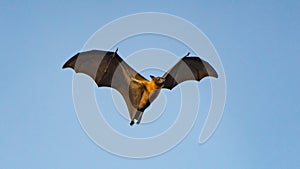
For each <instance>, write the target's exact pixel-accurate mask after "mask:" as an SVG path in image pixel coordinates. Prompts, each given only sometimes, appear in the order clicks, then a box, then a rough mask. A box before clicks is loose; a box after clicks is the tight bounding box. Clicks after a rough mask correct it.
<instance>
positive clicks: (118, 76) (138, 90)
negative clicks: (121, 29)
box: [63, 50, 218, 125]
mask: <svg viewBox="0 0 300 169" xmlns="http://www.w3.org/2000/svg"><path fill="white" fill-rule="evenodd" d="M188 55H189V53H188V54H187V55H186V56H184V57H183V58H181V59H180V60H179V61H178V62H177V63H176V64H175V65H174V66H173V67H172V68H171V69H170V70H169V71H167V72H166V73H165V74H164V75H163V76H162V77H154V76H152V75H151V76H150V77H151V80H147V79H146V78H144V77H143V76H142V75H140V74H139V73H137V72H136V71H135V70H134V69H133V68H131V67H130V66H129V65H128V64H127V63H126V62H124V60H123V59H122V58H121V57H120V56H119V55H118V53H117V50H116V51H115V52H110V51H101V50H91V51H86V52H81V53H77V54H76V55H75V56H73V57H72V58H71V59H69V60H68V61H67V62H66V63H65V64H64V65H63V68H72V69H74V70H75V72H76V73H84V74H87V75H89V76H90V77H91V78H93V79H94V81H95V82H96V84H97V85H98V87H111V88H114V89H116V90H117V91H118V92H120V93H121V95H122V96H123V98H124V100H125V102H126V105H127V108H128V111H129V115H130V125H133V124H134V123H135V120H136V123H137V124H139V123H140V122H141V119H142V116H143V113H144V111H145V109H146V108H147V107H149V106H150V104H151V102H153V101H154V100H155V98H156V97H157V96H158V94H159V92H160V90H161V89H162V88H167V89H170V90H171V89H172V88H174V87H175V86H176V85H177V84H179V83H181V82H184V81H186V80H197V81H200V80H201V79H202V78H204V77H206V76H212V77H216V78H217V77H218V74H217V72H216V71H215V70H214V68H213V67H212V66H211V65H210V64H209V63H207V62H206V61H204V60H201V59H200V58H199V57H188Z"/></svg>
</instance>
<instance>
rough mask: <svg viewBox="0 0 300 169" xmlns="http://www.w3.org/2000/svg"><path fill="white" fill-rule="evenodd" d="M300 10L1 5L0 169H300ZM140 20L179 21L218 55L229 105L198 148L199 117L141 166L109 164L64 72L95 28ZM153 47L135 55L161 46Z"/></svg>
mask: <svg viewBox="0 0 300 169" xmlns="http://www.w3.org/2000/svg"><path fill="white" fill-rule="evenodd" d="M299 9H300V3H299V1H292V0H290V1H275V0H273V1H268V0H266V1H239V0H230V1H216V0H213V1H189V2H179V1H151V2H143V1H135V2H134V1H132V2H123V1H109V2H105V3H104V2H103V3H101V2H100V1H85V2H83V1H73V2H70V1H65V2H61V1H49V2H38V1H0V21H1V26H0V30H1V31H0V58H1V62H0V64H1V66H0V70H1V79H2V80H1V83H0V88H1V94H0V168H3V169H13V168H30V169H33V168H44V169H47V168H49V169H53V168H55V169H59V168H138V167H140V168H149V169H150V168H205V169H209V168H212V169H213V168H214V169H215V168H218V169H223V168H224V169H241V168H243V169H253V168H256V169H266V168H272V169H281V168H287V169H297V168H300V160H299V154H300V146H299V142H300V104H299V98H298V97H299V95H300V90H299V86H300V79H299V77H300V72H299V63H300V56H299V53H300V47H299V46H300V41H299V39H300V33H299V30H300V19H299V18H300V11H299ZM137 12H164V13H170V14H173V15H177V16H179V17H182V18H184V19H186V20H188V21H190V22H191V23H193V24H194V25H196V26H197V27H198V28H199V29H201V30H202V31H203V32H204V33H205V34H206V35H207V36H208V38H209V39H210V40H211V41H212V43H213V44H214V46H215V47H216V49H217V51H218V53H219V55H220V58H221V60H222V62H223V66H224V69H225V73H226V77H227V101H226V106H225V111H224V114H223V118H222V120H221V122H220V125H219V127H218V129H217V130H216V132H215V133H214V135H213V136H212V137H211V138H210V139H209V140H208V141H207V142H206V143H205V144H202V145H201V144H198V142H197V141H198V136H199V133H200V128H201V126H202V124H203V122H204V119H205V117H206V114H201V115H199V119H197V121H196V125H195V127H194V128H193V129H192V131H191V133H190V134H189V135H188V136H187V137H186V138H185V139H184V140H183V141H182V142H181V143H180V144H179V145H178V146H176V147H175V148H174V149H172V150H171V151H169V152H167V153H165V154H162V155H160V156H157V157H154V158H148V159H139V160H136V159H128V158H122V157H118V156H115V155H112V154H110V153H108V152H106V151H104V150H102V149H101V148H99V147H98V146H97V145H96V144H94V143H93V142H92V141H91V140H90V139H89V138H88V136H87V135H86V134H85V132H84V131H83V130H82V128H81V126H80V124H79V122H78V120H77V117H76V113H75V111H74V107H73V100H72V74H73V72H72V71H70V70H68V71H66V70H62V69H61V66H62V64H63V63H64V62H65V61H66V60H67V59H68V58H70V57H71V56H72V55H73V54H75V53H76V52H78V51H80V50H81V48H82V47H83V45H84V43H85V42H86V40H87V39H88V38H89V37H90V36H91V35H92V34H93V33H94V32H95V31H97V30H98V29H99V28H101V27H102V26H104V25H105V24H107V23H109V22H110V21H112V20H114V19H117V18H119V17H122V16H124V15H128V14H134V13H137ZM183 31H184V30H183ZM154 39H155V38H154ZM138 44H143V42H140V41H134V40H133V41H130V42H128V43H127V44H126V45H127V46H128V49H129V48H130V49H131V48H132V46H135V45H138ZM150 44H151V43H149V46H147V45H148V43H146V45H144V46H142V47H160V46H159V43H154V41H153V42H152V44H156V46H151V45H150ZM126 45H125V46H126ZM142 47H141V48H142ZM180 52H181V51H180ZM184 52H185V51H184ZM123 54H124V57H125V56H126V55H125V54H127V53H126V50H125V49H124V52H123ZM176 54H178V55H179V56H180V55H182V54H183V53H176ZM201 86H204V88H202V87H201ZM199 87H200V91H202V90H203V91H204V89H205V87H209V81H206V82H203V83H201V85H199ZM98 100H100V97H98ZM127 123H128V121H125V120H124V123H122V124H120V126H123V125H125V126H126V127H127V126H128V124H127Z"/></svg>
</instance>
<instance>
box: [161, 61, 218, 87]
mask: <svg viewBox="0 0 300 169" xmlns="http://www.w3.org/2000/svg"><path fill="white" fill-rule="evenodd" d="M187 56H188V55H187ZM187 56H185V57H183V58H182V59H180V60H179V61H178V62H177V63H176V64H175V65H174V66H173V67H172V68H171V69H170V70H169V71H168V72H167V73H165V74H164V76H163V77H164V78H165V83H164V87H163V88H167V89H170V90H171V89H173V88H174V87H175V86H176V85H178V84H179V83H181V82H184V81H186V80H197V81H200V80H201V79H202V78H204V77H206V76H212V77H215V78H217V77H218V74H217V72H216V71H215V69H214V68H213V67H212V66H211V65H210V64H209V63H208V62H206V61H204V60H202V59H200V58H199V57H187Z"/></svg>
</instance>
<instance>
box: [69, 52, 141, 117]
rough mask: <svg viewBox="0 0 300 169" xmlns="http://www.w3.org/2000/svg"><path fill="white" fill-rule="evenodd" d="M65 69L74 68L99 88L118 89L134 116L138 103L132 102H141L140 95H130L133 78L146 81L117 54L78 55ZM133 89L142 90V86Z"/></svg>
mask: <svg viewBox="0 0 300 169" xmlns="http://www.w3.org/2000/svg"><path fill="white" fill-rule="evenodd" d="M63 68H72V69H74V70H75V72H76V73H84V74H87V75H89V76H90V77H91V78H92V79H94V81H95V82H96V84H97V85H98V87H102V86H105V87H112V88H114V89H116V90H117V91H118V92H120V93H121V94H122V96H123V98H124V100H125V102H126V104H127V107H128V111H129V114H130V117H131V118H132V117H133V116H134V113H135V112H136V108H135V107H136V104H138V103H135V102H131V100H139V98H140V93H136V94H132V92H131V93H130V91H129V90H130V84H131V78H135V79H139V80H146V79H145V78H144V77H143V76H141V75H140V74H139V73H137V72H136V71H135V70H134V69H133V68H131V67H130V66H129V65H128V64H127V63H126V62H125V61H124V60H123V59H122V58H121V57H120V56H119V55H118V54H117V52H108V51H100V50H91V51H86V52H81V53H77V54H76V55H75V56H73V57H72V58H71V59H69V60H68V61H67V62H66V63H65V64H64V65H63ZM133 87H135V88H140V86H133ZM133 87H131V88H133ZM139 91H141V90H139ZM141 92H142V91H141ZM130 94H131V95H132V96H130ZM137 102H138V101H137Z"/></svg>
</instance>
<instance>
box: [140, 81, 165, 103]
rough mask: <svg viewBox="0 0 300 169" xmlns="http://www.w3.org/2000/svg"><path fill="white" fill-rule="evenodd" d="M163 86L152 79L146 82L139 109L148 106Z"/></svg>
mask: <svg viewBox="0 0 300 169" xmlns="http://www.w3.org/2000/svg"><path fill="white" fill-rule="evenodd" d="M160 89H161V87H159V86H157V85H156V84H155V83H154V82H152V81H150V82H148V83H146V84H145V90H144V93H143V96H142V98H141V101H140V104H139V109H145V108H147V107H148V106H149V105H150V103H151V102H152V101H153V100H154V99H155V98H156V97H157V96H158V94H159V91H160Z"/></svg>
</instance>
